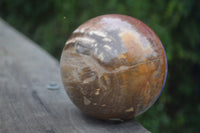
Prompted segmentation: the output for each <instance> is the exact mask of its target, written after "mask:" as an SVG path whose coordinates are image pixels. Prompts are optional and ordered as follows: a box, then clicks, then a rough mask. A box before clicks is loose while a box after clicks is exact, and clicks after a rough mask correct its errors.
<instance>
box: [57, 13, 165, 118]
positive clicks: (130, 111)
mask: <svg viewBox="0 0 200 133" xmlns="http://www.w3.org/2000/svg"><path fill="white" fill-rule="evenodd" d="M60 67H61V75H62V79H63V83H64V86H65V89H66V91H67V94H68V95H69V97H70V99H71V100H72V102H73V103H74V104H75V105H76V106H77V107H78V108H79V109H80V110H81V111H83V112H84V113H86V114H88V115H90V116H93V117H95V118H99V119H104V120H116V119H122V120H125V119H131V118H133V117H134V116H137V115H139V114H141V113H143V112H144V111H146V110H147V109H148V108H149V107H151V106H152V104H153V103H154V102H155V101H156V100H157V99H158V97H159V95H160V94H161V91H162V88H163V87H164V83H165V80H166V75H167V58H166V54H165V50H164V47H163V45H162V43H161V41H160V40H159V38H158V37H157V35H156V34H155V33H154V32H153V31H152V30H151V29H150V28H149V27H148V26H147V25H146V24H144V23H143V22H141V21H140V20H137V19H135V18H133V17H129V16H125V15H118V14H110V15H103V16H99V17H96V18H93V19H91V20H89V21H87V22H85V23H84V24H82V25H81V26H79V27H78V28H77V29H76V30H75V31H74V32H73V33H72V35H71V37H70V38H69V39H68V40H67V42H66V44H65V47H64V49H63V52H62V56H61V61H60Z"/></svg>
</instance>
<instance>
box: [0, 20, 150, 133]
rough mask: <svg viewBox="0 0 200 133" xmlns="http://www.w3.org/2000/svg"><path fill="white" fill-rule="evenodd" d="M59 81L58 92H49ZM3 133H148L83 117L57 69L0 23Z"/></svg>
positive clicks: (47, 57) (125, 124)
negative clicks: (65, 89) (50, 87)
mask: <svg viewBox="0 0 200 133" xmlns="http://www.w3.org/2000/svg"><path fill="white" fill-rule="evenodd" d="M52 81H55V82H57V84H58V85H59V86H60V87H59V89H55V90H51V89H48V87H47V86H48V85H49V83H50V82H52ZM0 133H149V131H147V130H146V129H145V128H144V127H142V125H141V124H139V123H138V122H136V121H135V120H131V121H127V122H122V123H119V122H105V121H101V120H97V119H93V118H90V117H88V116H86V115H84V114H82V113H81V112H80V111H79V110H78V109H77V108H76V107H75V106H74V105H73V104H72V103H71V101H70V100H69V98H68V96H67V94H66V93H65V91H64V88H63V86H62V82H61V77H60V71H59V63H58V62H57V61H56V60H55V59H54V58H52V57H51V56H50V55H49V54H48V53H46V52H45V51H43V50H42V49H41V48H39V47H38V46H37V45H36V44H35V43H34V42H32V41H31V40H29V39H28V38H26V37H25V36H23V35H22V34H20V33H19V32H17V31H16V30H14V29H13V28H11V27H10V26H8V25H7V24H6V23H5V22H4V21H3V20H1V19H0Z"/></svg>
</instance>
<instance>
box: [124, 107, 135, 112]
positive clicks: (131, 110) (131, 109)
mask: <svg viewBox="0 0 200 133" xmlns="http://www.w3.org/2000/svg"><path fill="white" fill-rule="evenodd" d="M133 111H134V108H133V107H131V108H129V109H126V110H125V112H133Z"/></svg>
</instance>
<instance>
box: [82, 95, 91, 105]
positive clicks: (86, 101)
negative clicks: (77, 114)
mask: <svg viewBox="0 0 200 133" xmlns="http://www.w3.org/2000/svg"><path fill="white" fill-rule="evenodd" d="M83 102H84V104H85V105H89V104H90V103H91V101H90V100H89V99H88V98H87V97H85V96H84V97H83Z"/></svg>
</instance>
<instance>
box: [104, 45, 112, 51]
mask: <svg viewBox="0 0 200 133" xmlns="http://www.w3.org/2000/svg"><path fill="white" fill-rule="evenodd" d="M103 47H104V48H105V49H107V50H111V47H110V46H108V45H104V46H103Z"/></svg>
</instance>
